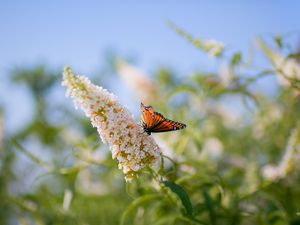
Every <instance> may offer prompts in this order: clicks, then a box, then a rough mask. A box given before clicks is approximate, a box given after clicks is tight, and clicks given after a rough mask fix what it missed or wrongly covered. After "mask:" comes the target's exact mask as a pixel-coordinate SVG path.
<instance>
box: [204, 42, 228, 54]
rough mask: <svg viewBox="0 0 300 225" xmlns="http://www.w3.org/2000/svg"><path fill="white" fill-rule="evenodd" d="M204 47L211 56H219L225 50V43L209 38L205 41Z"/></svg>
mask: <svg viewBox="0 0 300 225" xmlns="http://www.w3.org/2000/svg"><path fill="white" fill-rule="evenodd" d="M203 49H204V50H205V51H206V52H207V53H208V54H209V55H210V56H211V57H218V56H220V55H222V53H223V51H224V44H223V43H222V42H220V41H216V40H213V39H212V40H208V41H204V42H203Z"/></svg>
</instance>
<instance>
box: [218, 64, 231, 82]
mask: <svg viewBox="0 0 300 225" xmlns="http://www.w3.org/2000/svg"><path fill="white" fill-rule="evenodd" d="M219 76H220V78H221V82H222V84H223V85H224V86H225V87H229V86H230V85H231V84H232V82H233V80H234V71H233V69H232V67H231V66H229V65H223V66H221V67H220V71H219Z"/></svg>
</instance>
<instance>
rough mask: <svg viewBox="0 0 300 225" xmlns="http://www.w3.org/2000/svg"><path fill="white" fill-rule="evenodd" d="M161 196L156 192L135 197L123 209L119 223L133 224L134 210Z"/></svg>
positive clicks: (122, 224)
mask: <svg viewBox="0 0 300 225" xmlns="http://www.w3.org/2000/svg"><path fill="white" fill-rule="evenodd" d="M159 198H161V196H160V195H158V194H148V195H144V196H141V197H139V198H137V199H135V200H134V201H133V202H132V203H131V204H130V205H129V206H128V207H127V208H126V210H125V211H124V213H123V214H122V217H121V222H120V224H121V225H125V224H133V221H131V220H133V219H134V215H133V214H134V213H135V211H136V210H137V209H138V208H139V207H141V206H144V205H146V204H147V203H149V202H152V201H154V200H156V199H159Z"/></svg>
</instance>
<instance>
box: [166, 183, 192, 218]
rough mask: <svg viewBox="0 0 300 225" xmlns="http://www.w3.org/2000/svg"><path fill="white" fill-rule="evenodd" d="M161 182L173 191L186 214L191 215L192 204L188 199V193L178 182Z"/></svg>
mask: <svg viewBox="0 0 300 225" xmlns="http://www.w3.org/2000/svg"><path fill="white" fill-rule="evenodd" d="M163 184H164V185H165V186H166V187H168V188H170V189H171V191H172V192H174V193H175V194H176V195H177V196H178V197H179V198H180V200H181V202H182V205H183V206H184V208H185V210H186V213H187V215H189V216H192V215H193V206H192V203H191V200H190V197H189V195H188V194H187V193H186V191H185V190H184V189H183V188H182V187H181V186H179V185H178V184H176V183H174V182H171V181H163Z"/></svg>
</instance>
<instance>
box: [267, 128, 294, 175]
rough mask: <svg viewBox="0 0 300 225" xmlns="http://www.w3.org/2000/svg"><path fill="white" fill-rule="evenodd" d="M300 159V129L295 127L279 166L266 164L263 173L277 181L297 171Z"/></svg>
mask: <svg viewBox="0 0 300 225" xmlns="http://www.w3.org/2000/svg"><path fill="white" fill-rule="evenodd" d="M299 160H300V141H299V131H298V130H297V129H294V130H293V131H292V133H291V135H290V137H289V140H288V143H287V146H286V149H285V153H284V155H283V157H282V159H281V161H280V163H279V164H278V165H277V166H274V165H266V166H264V167H263V170H262V174H263V176H264V177H265V178H266V179H267V180H271V181H276V180H279V179H281V178H284V177H285V176H286V175H288V174H290V173H291V172H292V171H297V169H298V168H296V167H298V166H299V165H298V164H297V163H298V161H299Z"/></svg>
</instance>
